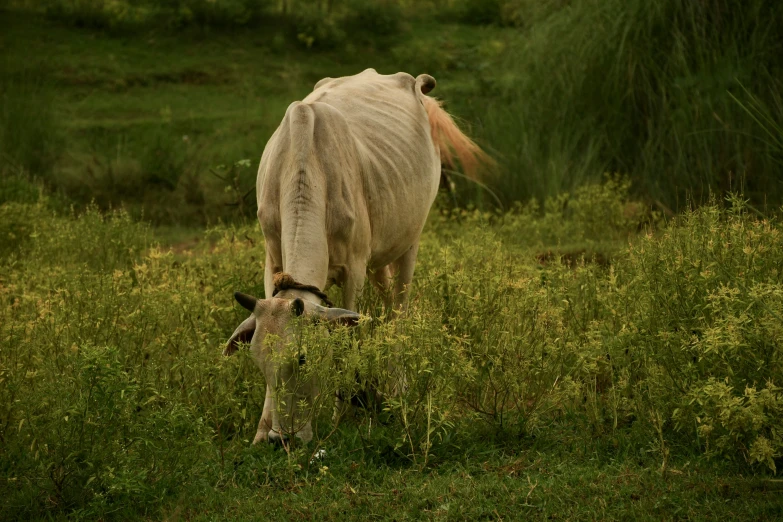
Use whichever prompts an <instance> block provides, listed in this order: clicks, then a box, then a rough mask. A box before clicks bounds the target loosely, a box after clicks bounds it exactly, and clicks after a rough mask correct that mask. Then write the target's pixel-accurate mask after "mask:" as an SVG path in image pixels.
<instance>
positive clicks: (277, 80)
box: [2, 13, 502, 226]
mask: <svg viewBox="0 0 783 522" xmlns="http://www.w3.org/2000/svg"><path fill="white" fill-rule="evenodd" d="M4 20H5V22H4V23H5V26H4V30H3V35H2V47H3V49H4V55H5V63H4V64H2V65H3V69H4V71H5V76H6V78H9V79H10V80H9V81H7V82H6V85H7V87H4V90H6V91H7V92H9V93H13V92H24V93H25V96H27V98H28V99H35V100H41V101H44V102H45V103H38V102H35V103H33V104H32V105H33V107H32V108H34V109H35V110H34V111H33V113H34V114H36V118H35V119H33V120H29V119H22V120H19V119H16V120H14V119H11V116H8V117H7V118H6V120H5V121H6V123H5V124H4V125H5V126H7V128H9V129H10V128H19V127H24V128H28V129H30V131H29V132H30V133H34V132H38V133H45V134H46V135H47V136H49V135H51V136H53V137H56V138H57V139H56V140H53V143H54V144H55V145H56V148H52V152H51V153H50V156H52V157H47V159H46V161H44V162H41V161H40V159H39V157H38V156H37V155H35V154H31V153H25V154H27V155H26V156H25V157H23V158H18V159H17V160H16V163H18V164H19V167H21V168H23V169H24V170H25V171H27V172H29V173H30V174H32V175H33V176H37V177H40V178H42V179H44V180H45V181H46V182H47V183H48V184H49V186H50V187H53V188H54V189H55V190H59V191H61V192H63V193H65V194H66V195H67V196H68V197H69V198H71V199H73V200H74V201H76V202H80V204H82V205H83V204H85V203H89V202H90V201H91V200H92V199H95V201H96V203H98V204H99V205H100V206H101V207H102V208H109V207H118V206H121V205H125V206H126V207H127V208H128V209H129V211H130V212H131V213H132V214H133V215H134V216H136V217H140V216H142V214H143V215H144V218H145V219H146V220H150V221H152V222H154V223H156V224H177V225H187V224H195V225H198V226H201V225H203V224H205V223H215V222H217V221H218V220H219V219H223V220H226V219H228V220H231V219H236V218H237V217H238V213H237V210H236V207H235V205H234V204H235V203H236V202H237V201H236V199H234V194H233V193H232V192H231V191H229V192H228V193H226V192H225V189H226V186H227V184H226V183H224V182H223V181H222V180H220V179H218V178H216V177H215V176H213V175H212V174H210V169H214V168H215V167H218V166H220V165H226V166H231V165H233V164H235V163H236V162H237V161H239V160H243V159H250V160H251V166H250V167H245V168H243V169H241V170H240V171H237V172H236V174H237V175H238V176H239V179H238V183H239V185H240V186H241V187H243V188H251V187H253V186H254V179H255V166H256V161H257V160H258V158H259V157H260V154H261V151H262V150H263V147H264V144H265V142H266V140H267V139H268V137H269V136H270V135H271V134H272V132H273V131H274V129H275V128H276V127H277V125H278V124H279V122H280V120H281V119H282V117H283V114H284V113H285V109H286V107H287V106H288V105H289V104H290V103H291V101H293V100H297V99H302V98H303V97H304V96H305V95H306V94H307V93H308V92H309V91H310V90H311V89H312V86H313V85H314V84H315V83H316V82H317V81H318V80H319V79H321V78H323V77H325V76H339V75H347V74H355V73H356V72H359V71H361V70H363V69H365V68H367V67H375V68H377V69H378V70H380V71H382V72H386V73H391V72H396V71H398V70H410V71H413V72H416V71H421V70H424V69H427V70H428V71H430V72H432V73H433V74H437V75H438V77H439V80H440V82H441V83H440V87H439V88H438V90H439V92H440V93H441V95H443V96H445V97H446V98H448V97H449V94H448V93H449V90H450V88H451V89H452V91H453V90H454V89H455V84H457V83H459V84H462V83H463V81H462V80H459V81H457V78H467V77H468V76H469V71H462V70H459V69H458V68H456V67H455V65H454V63H453V60H454V57H455V56H459V55H460V53H464V52H466V51H465V50H466V49H470V47H472V46H473V45H476V44H477V42H479V41H481V40H482V39H483V38H485V35H487V34H497V33H502V31H497V30H492V29H485V28H469V27H457V26H443V27H434V28H432V27H427V31H428V33H424V34H423V35H422V36H417V33H412V34H411V38H409V39H407V40H406V41H405V42H402V43H400V44H398V45H396V46H395V47H393V48H392V52H391V53H388V52H381V51H380V50H375V49H373V48H372V47H370V48H369V49H368V48H366V46H365V47H363V48H361V49H359V48H355V49H354V50H353V51H346V50H340V51H334V52H328V53H325V54H324V53H323V52H320V53H314V52H312V51H308V50H306V49H298V48H296V47H292V46H290V45H289V43H287V40H285V39H284V38H283V35H282V34H281V33H280V30H279V29H277V28H275V27H263V28H262V29H261V30H250V29H237V30H236V32H232V33H224V32H219V31H206V32H204V30H200V29H192V30H189V32H185V33H179V34H176V35H171V34H167V33H165V32H155V31H153V32H151V33H149V34H145V35H144V36H139V35H133V36H128V37H124V36H108V35H106V34H105V33H102V32H96V31H88V30H74V29H72V28H68V27H63V26H62V25H58V24H56V23H52V22H49V21H46V20H42V19H40V18H38V17H35V16H31V15H24V14H18V13H9V14H8V16H7V18H6V17H4ZM432 38H435V39H437V40H440V41H441V45H443V46H444V48H446V49H448V48H451V50H449V51H442V52H441V58H443V60H445V61H441V60H440V59H439V58H438V56H435V57H432V58H430V57H427V56H426V55H425V56H422V55H421V53H420V51H421V49H422V48H423V47H424V46H425V45H427V44H428V42H430V41H431V39H432ZM443 53H445V58H444V57H443ZM31 84H32V85H34V86H35V89H36V91H35V92H36V93H38V94H39V95H38V96H37V98H30V96H29V91H30V86H31ZM450 86H451V87H450ZM12 87H13V88H12ZM454 99H455V100H456V97H455V98H454ZM6 100H7V101H6V103H5V105H4V106H5V107H9V108H11V107H16V106H17V104H16V102H14V101H13V100H12V99H10V98H6ZM25 114H28V115H29V114H30V111H25ZM12 134H13V133H11V132H8V135H9V136H10V135H12ZM39 141H40V140H37V139H33V137H32V136H31V137H30V139H27V140H26V143H28V142H29V145H26V146H27V147H28V148H29V150H36V149H35V146H34V144H35V143H38V142H39ZM7 148H8V150H14V151H16V153H15V154H16V155H19V154H21V153H22V152H23V150H25V149H23V148H21V147H20V146H17V145H14V144H13V143H9V144H8V147H7ZM243 192H244V191H243ZM252 199H253V198H252V195H251V196H250V197H249V198H248V201H250V202H252ZM252 214H253V212H252V210H248V211H247V212H246V213H245V216H250V215H252Z"/></svg>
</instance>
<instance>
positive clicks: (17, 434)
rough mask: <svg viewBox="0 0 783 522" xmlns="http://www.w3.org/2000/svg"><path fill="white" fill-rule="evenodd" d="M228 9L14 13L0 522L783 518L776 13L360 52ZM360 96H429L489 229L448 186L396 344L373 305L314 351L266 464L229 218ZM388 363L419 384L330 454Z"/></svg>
mask: <svg viewBox="0 0 783 522" xmlns="http://www.w3.org/2000/svg"><path fill="white" fill-rule="evenodd" d="M243 2H244V0H237V1H236V2H233V3H232V2H227V3H226V4H222V3H221V4H220V6H219V7H217V6H214V5H212V4H211V3H203V2H202V3H201V4H199V5H200V8H203V9H204V10H205V11H203V13H202V14H199V15H198V17H201V18H199V20H200V21H198V22H197V23H196V22H193V23H191V22H188V23H187V24H184V26H177V27H178V28H177V29H173V28H172V26H165V27H164V26H162V25H153V26H147V25H145V24H136V23H135V22H133V20H130V22H128V20H124V21H123V20H121V21H122V22H123V23H122V24H115V22H116V21H117V20H115V18H112V17H114V16H115V14H112V13H114V11H111V10H109V11H100V12H95V13H93V15H91V16H93V18H90V19H89V20H86V19H85V20H86V21H84V23H86V24H87V25H89V26H90V27H92V28H91V29H85V28H83V27H82V28H75V27H73V24H75V23H76V22H75V20H77V19H78V18H79V17H80V16H82V14H83V13H78V12H77V13H75V14H74V13H71V14H68V13H65V14H63V13H60V14H59V15H58V14H57V13H56V12H54V11H52V12H50V17H49V18H48V19H43V18H41V17H39V16H38V15H35V14H29V12H24V11H22V12H20V11H18V10H11V11H3V12H2V14H3V16H2V17H0V24H2V25H1V26H0V49H1V50H2V58H1V59H2V62H0V70H1V71H2V74H1V75H0V153H2V154H1V155H0V302H2V303H3V306H0V469H2V471H3V473H2V479H0V498H2V499H3V500H2V502H0V518H3V519H38V518H49V519H65V518H68V519H76V520H80V519H87V520H92V519H104V520H106V519H118V520H126V519H136V518H138V519H149V518H165V519H177V520H179V519H196V520H204V519H210V520H212V519H216V518H221V519H238V520H243V519H248V518H254V517H256V518H257V517H258V514H259V513H263V514H264V516H267V517H269V516H271V517H272V518H290V519H297V518H301V519H314V518H318V519H340V520H343V519H346V518H348V519H350V518H353V519H367V518H379V519H396V520H409V519H416V520H418V519H422V518H428V519H464V518H479V519H531V518H533V519H547V520H552V519H559V518H562V519H599V518H600V519H628V518H632V517H633V518H639V519H644V520H646V519H654V520H660V519H675V518H677V519H679V518H688V519H696V520H701V519H704V520H714V519H724V518H725V519H740V520H745V519H747V520H777V519H780V518H781V517H782V516H783V502H782V501H781V498H782V497H781V494H780V493H781V486H780V480H779V478H778V474H779V470H780V467H781V465H782V464H783V460H782V459H783V439H781V432H780V429H779V426H780V425H781V422H783V392H781V388H780V382H779V375H781V374H782V370H783V368H782V365H783V351H781V349H780V346H781V335H783V330H781V317H783V300H782V297H781V296H783V292H782V291H781V272H780V268H779V260H780V258H781V256H783V244H782V243H781V240H780V237H781V232H780V225H779V222H778V218H777V217H776V214H775V212H774V208H775V206H776V205H778V204H779V199H780V198H779V194H778V192H777V190H778V185H777V177H776V176H777V169H779V160H780V154H781V147H780V139H779V134H780V132H779V131H780V128H781V124H780V122H781V121H783V120H782V119H781V118H780V108H781V105H780V95H779V92H780V91H779V82H778V80H777V79H776V76H775V71H777V70H778V68H779V64H778V62H777V61H776V59H777V58H776V56H779V54H778V55H776V54H775V52H776V50H778V47H777V46H778V45H779V41H780V39H779V38H776V37H775V35H776V34H777V32H776V31H777V28H776V27H774V26H769V27H766V26H764V23H765V22H764V20H775V16H776V13H778V11H776V9H779V7H777V6H776V5H772V4H771V3H765V2H762V1H760V0H758V1H755V0H754V2H751V3H749V4H747V5H745V6H742V9H739V8H737V7H736V6H735V4H734V3H732V2H723V1H715V2H712V3H710V2H707V3H704V2H701V3H695V4H693V6H691V5H690V4H689V5H688V6H684V5H683V6H681V5H680V4H679V3H678V4H676V5H675V3H673V2H668V1H664V0H660V1H658V2H654V3H644V4H643V3H641V2H635V1H633V2H625V3H623V5H620V2H616V1H614V0H610V1H607V2H600V5H598V4H599V2H596V1H594V0H578V1H574V2H571V3H570V4H569V5H568V6H567V7H562V6H561V5H560V4H561V3H560V2H535V3H530V2H526V1H524V0H522V1H516V0H512V1H502V0H501V1H497V2H494V1H493V2H481V1H478V0H477V1H473V0H470V1H468V0H466V1H464V2H457V3H455V4H454V5H455V11H453V12H451V13H446V14H445V15H444V14H442V13H441V14H440V15H439V17H438V18H432V19H429V20H424V19H423V18H418V19H411V20H406V19H402V20H400V19H399V18H395V17H399V16H402V15H401V14H400V13H402V11H399V12H398V11H395V12H394V13H396V14H394V13H392V15H389V12H391V11H389V12H386V11H382V10H381V11H374V13H375V14H373V15H372V16H370V18H367V16H368V15H367V13H370V11H366V12H361V13H363V14H361V13H359V10H357V13H359V14H356V16H355V17H354V21H353V22H351V23H363V24H365V25H367V24H369V25H372V24H373V23H375V21H377V20H376V19H380V21H378V24H381V25H382V26H383V27H384V28H385V29H383V31H386V32H388V33H389V34H388V36H387V37H385V38H375V37H373V36H372V35H368V31H367V30H364V31H363V32H356V33H351V32H350V31H349V33H350V34H351V36H353V37H355V38H346V37H345V31H343V29H341V27H342V26H340V25H339V24H338V23H337V22H334V21H329V20H327V21H326V22H324V23H323V24H320V22H319V21H320V20H321V18H322V17H321V14H320V11H319V10H318V9H313V10H311V11H301V12H297V13H296V17H295V19H294V20H293V22H292V23H294V25H293V26H289V25H287V23H286V24H283V23H280V24H277V23H270V22H269V19H265V18H264V17H261V18H258V19H256V18H252V23H251V21H249V20H251V19H247V20H245V19H244V18H241V17H240V19H237V18H236V17H235V15H236V12H237V11H232V9H236V8H237V6H239V7H242V5H244V4H243ZM19 3H24V2H16V4H19ZM50 4H51V5H55V4H57V5H60V4H62V2H60V3H59V4H58V2H57V1H54V0H53V1H52V2H50ZM88 4H90V2H89V1H85V2H84V3H83V5H87V6H88V7H89V5H88ZM93 4H95V5H97V3H95V2H93ZM202 4H203V5H202ZM229 4H230V5H229ZM457 4H459V5H457ZM9 5H10V4H9ZM62 5H64V4H62ZM72 5H74V6H76V5H77V4H76V3H73V4H72ZM79 5H82V4H79ZM90 5H92V4H90ZM101 5H109V4H108V3H107V4H101ZM111 5H112V6H115V7H116V6H118V5H123V2H122V1H121V0H120V1H118V2H115V3H112V4H111ZM128 5H130V4H128ZM134 5H135V4H134ZM149 5H151V4H149ZM149 5H148V4H146V3H143V2H139V3H138V6H139V8H140V9H142V10H143V9H146V8H148V7H149ZM182 5H184V2H183V4H182ZM193 5H195V3H194V4H193ZM297 5H300V4H297ZM301 5H303V4H301ZM341 5H344V6H347V7H346V8H350V9H353V7H351V6H354V4H351V3H350V2H346V3H345V4H341ZM356 5H357V6H358V5H359V3H357V4H356ZM737 5H738V4H737ZM224 6H228V7H226V10H225V11H221V12H218V11H217V10H218V9H222V8H223V7H224ZM703 6H708V7H710V9H706V10H702V11H699V9H702V8H703ZM354 7H355V6H354ZM375 7H377V6H375ZM375 7H373V8H375ZM430 7H431V6H430ZM430 7H427V6H423V7H422V9H424V12H426V13H433V11H432V10H428V9H430ZM210 9H213V10H214V12H213V11H210ZM357 9H358V8H357ZM139 12H141V11H139ZM205 13H206V14H205ZM210 13H211V14H210ZM232 13H233V14H232ZM736 13H739V15H737V16H729V15H731V14H736ZM778 14H779V13H778ZM72 15H73V17H71V16H72ZM381 15H383V16H381ZM387 15H388V18H384V17H386V16H387ZM478 15H480V17H481V19H482V20H484V21H485V22H491V23H493V24H495V25H491V26H475V25H467V24H466V23H464V22H465V21H467V20H471V19H475V18H476V16H478ZM724 15H726V16H724ZM762 15H763V16H762ZM210 16H212V17H215V18H212V21H213V22H214V23H212V22H210ZM226 16H227V17H228V18H225V17H226ZM69 17H71V18H69ZM198 17H196V18H198ZM221 17H222V18H221ZM232 17H233V18H232ZM379 17H380V18H379ZM754 17H755V18H754ZM754 19H758V20H762V23H758V24H753V23H750V22H752V21H753V20H754ZM237 20H239V22H238V21H237ZM242 20H245V21H242ZM455 20H461V22H460V23H457V22H455ZM218 22H219V23H218ZM240 22H241V23H240ZM332 22H334V23H332ZM371 22H372V23H371ZM398 22H399V23H400V25H399V26H397V25H396V24H397V23H398ZM79 23H82V22H79ZM718 23H719V24H724V25H722V26H721V27H725V28H726V30H725V31H720V32H717V33H716V32H714V31H710V32H709V34H707V35H704V34H702V33H703V30H704V29H705V28H706V27H711V25H710V24H718ZM69 24H71V25H69ZM134 24H135V25H134ZM296 24H299V25H296ZM319 24H320V25H319ZM237 25H238V26H239V27H237ZM381 25H379V26H378V27H380V26H381ZM218 27H223V29H218ZM225 27H229V28H231V30H230V32H229V31H226V30H225ZM596 27H602V28H603V29H604V31H603V33H602V34H604V35H605V36H604V37H603V38H596V30H595V28H596ZM292 28H293V29H295V31H294V33H297V34H293V33H292V32H291V31H292ZM365 29H366V28H365ZM341 31H343V33H342V34H341ZM300 34H301V37H300ZM365 67H376V68H378V69H379V70H380V71H381V72H396V71H397V70H405V71H409V72H411V73H414V74H416V73H419V72H424V71H426V72H429V73H431V74H433V75H434V76H435V77H436V78H437V79H438V81H439V85H438V90H437V91H436V92H437V93H438V95H439V96H442V97H443V98H445V100H446V101H447V104H448V107H449V109H450V110H452V111H453V112H455V113H456V114H457V115H460V116H463V117H464V118H465V119H466V124H467V126H468V127H471V128H472V134H474V135H476V136H477V137H478V138H479V140H480V141H481V142H482V144H484V145H485V146H486V147H487V148H489V149H491V150H492V151H493V152H494V153H495V154H496V156H498V158H499V159H500V163H501V172H500V173H499V175H498V177H496V178H491V179H489V180H487V184H488V185H489V188H490V190H493V191H494V192H496V193H497V195H498V196H499V197H500V199H501V203H502V204H503V205H504V207H505V210H503V211H499V210H496V209H495V205H494V203H493V201H494V198H493V197H492V196H488V195H487V192H486V191H484V190H483V189H478V188H476V187H473V186H470V185H465V184H462V182H461V181H460V179H459V178H458V177H457V182H458V193H457V197H456V200H453V199H449V197H447V196H445V195H444V196H442V198H441V199H440V200H439V201H438V202H437V204H436V207H435V208H434V209H433V211H432V213H431V215H430V220H429V223H428V225H427V228H426V229H425V234H424V237H423V242H422V246H421V250H420V259H419V263H418V265H417V274H416V278H415V285H414V292H413V294H412V300H411V313H410V314H409V315H408V316H407V317H405V318H400V319H398V320H396V321H394V322H392V323H389V322H387V321H384V320H383V314H384V310H383V308H382V307H381V306H380V304H379V302H378V300H377V299H376V298H374V297H373V296H372V294H365V295H364V296H363V298H362V300H361V303H360V310H361V311H362V312H363V313H365V314H366V315H368V316H371V317H372V320H369V321H367V322H366V323H364V324H362V325H361V326H359V327H358V328H357V329H355V330H353V331H348V330H345V329H338V330H335V331H334V332H332V333H331V334H330V335H329V336H328V337H326V336H324V335H323V333H322V332H320V331H318V330H317V328H305V329H304V330H303V332H302V337H301V338H302V339H303V340H304V341H306V342H305V343H304V344H303V345H302V346H299V347H298V349H299V350H301V349H305V350H307V364H306V365H304V366H303V367H302V368H300V370H299V371H300V372H303V373H304V374H305V376H307V375H310V376H313V377H315V378H317V379H318V380H319V382H320V383H321V388H322V393H321V394H320V395H319V396H318V398H317V401H316V404H315V411H316V413H315V419H314V421H315V422H314V426H315V440H314V442H313V444H311V445H310V446H305V447H295V448H290V451H286V450H284V449H281V448H274V447H270V446H259V447H253V446H251V445H250V443H249V441H250V440H252V438H253V434H254V433H255V429H256V423H257V421H258V416H259V415H260V412H261V406H262V404H263V398H264V397H263V379H262V376H261V374H260V372H259V371H258V369H257V368H256V367H255V365H254V363H253V361H252V360H251V358H250V357H249V355H248V353H247V351H245V350H242V351H240V352H239V353H238V354H237V355H235V356H233V357H231V358H224V357H222V356H221V355H220V352H221V348H222V344H223V343H224V342H225V340H226V339H227V338H228V336H229V335H230V333H231V331H232V330H233V328H234V327H235V326H236V325H237V324H238V323H239V322H240V321H241V320H242V319H244V317H243V316H244V312H243V311H241V310H239V307H238V306H236V304H235V303H234V302H233V301H232V299H231V295H232V293H233V292H234V291H236V290H241V291H244V292H249V293H253V294H256V295H262V294H263V283H262V279H263V278H262V275H261V274H262V272H263V266H262V260H263V259H264V253H263V238H262V237H261V234H260V231H259V229H258V226H257V224H256V223H255V222H254V220H252V218H251V219H250V220H249V221H248V218H249V216H252V214H253V212H254V210H255V209H254V205H253V203H252V201H251V200H252V197H250V196H248V197H247V200H245V199H242V198H243V197H244V196H245V195H246V194H247V192H246V188H247V187H251V186H252V185H253V180H254V177H255V174H254V170H255V161H256V160H257V158H258V157H259V155H260V152H261V150H262V148H263V144H264V142H265V140H266V138H267V137H268V136H269V135H270V134H271V132H272V131H273V130H274V128H275V127H276V126H277V124H278V122H279V120H280V119H281V118H282V115H283V113H284V111H285V108H286V107H287V105H288V104H289V103H290V102H291V101H292V100H295V99H301V98H302V97H303V96H304V95H305V94H306V93H307V92H308V91H309V90H310V89H311V87H312V85H313V84H314V83H315V82H316V81H317V80H318V79H320V78H321V77H324V76H338V75H343V74H352V73H355V72H357V71H359V70H361V69H363V68H365ZM713 120H714V121H715V122H718V124H717V126H716V123H714V122H713ZM245 159H249V161H243V160H245ZM607 170H608V171H618V172H621V173H623V172H624V173H628V174H629V175H630V176H631V179H633V181H634V184H633V185H630V184H629V183H628V181H627V178H624V177H621V176H609V177H606V178H603V181H602V182H601V183H594V182H593V181H595V180H597V179H601V178H600V177H601V176H603V175H604V174H603V173H604V171H607ZM671 180H677V183H672V182H671ZM737 180H742V183H744V186H745V188H746V189H747V194H748V197H749V198H751V201H750V202H747V201H744V200H742V199H741V198H739V197H738V196H736V195H730V196H729V197H728V198H727V199H726V200H723V199H719V198H718V199H716V198H715V196H714V194H718V193H726V194H729V193H730V189H732V188H733V187H735V184H736V182H737ZM631 187H633V188H631ZM633 191H636V192H635V197H631V194H632V193H633ZM686 193H689V194H690V195H691V197H692V198H693V199H692V200H690V201H694V202H699V203H701V202H704V201H707V202H708V204H707V205H705V206H704V207H702V208H699V209H696V210H693V209H690V208H688V207H689V206H690V203H688V204H684V202H683V194H686ZM711 193H712V194H713V196H710V194H711ZM763 194H766V196H767V199H764V197H762V195H763ZM531 196H534V197H535V199H528V198H529V197H531ZM710 197H712V199H709V198H710ZM91 201H93V202H94V203H92V204H91V203H90V202H91ZM521 201H526V202H524V203H523V202H521ZM455 203H456V205H455ZM468 203H470V205H468ZM120 207H122V209H124V210H122V209H120ZM683 207H685V208H686V209H685V210H684V211H683V212H682V213H680V214H674V213H672V212H670V211H669V209H670V208H673V209H675V210H678V209H682V208H683ZM759 209H761V210H762V211H764V212H760V211H759ZM663 213H665V214H666V219H664V217H663ZM145 222H152V223H154V224H155V225H156V226H155V228H150V227H149V226H148V225H147V224H145ZM204 225H209V226H208V228H206V230H205V229H204V228H203V227H204ZM332 292H334V290H333V291H332ZM335 296H336V293H334V294H333V296H332V297H335ZM390 362H393V363H394V364H395V365H396V366H395V367H399V368H401V371H403V372H405V375H406V379H407V381H406V382H407V383H408V388H407V389H406V390H405V391H404V392H403V393H401V394H399V395H391V394H388V393H387V394H386V399H387V400H386V401H385V402H384V403H383V404H382V405H380V407H379V408H378V409H372V408H368V409H366V410H362V409H358V410H355V411H352V412H351V413H352V414H351V415H349V416H348V417H346V418H345V419H343V420H342V422H341V423H340V424H339V425H338V426H335V425H334V422H333V419H332V407H333V401H332V397H333V396H334V393H335V392H336V391H338V390H339V391H340V392H341V393H343V394H347V395H351V394H359V393H360V392H362V391H363V390H364V389H365V388H367V387H370V386H371V387H372V388H374V389H376V390H381V391H383V390H387V389H389V388H391V387H393V385H394V384H395V382H394V379H393V378H392V377H390V376H389V375H388V372H387V371H385V370H383V369H385V368H388V365H389V363H390ZM320 449H323V450H325V455H321V456H319V457H316V455H318V453H317V452H318V450H320Z"/></svg>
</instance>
